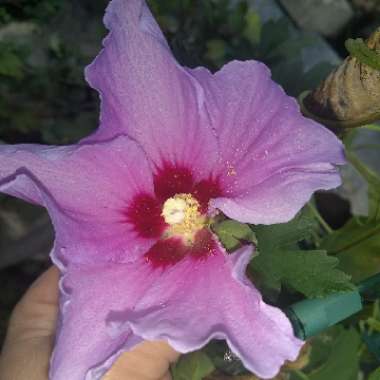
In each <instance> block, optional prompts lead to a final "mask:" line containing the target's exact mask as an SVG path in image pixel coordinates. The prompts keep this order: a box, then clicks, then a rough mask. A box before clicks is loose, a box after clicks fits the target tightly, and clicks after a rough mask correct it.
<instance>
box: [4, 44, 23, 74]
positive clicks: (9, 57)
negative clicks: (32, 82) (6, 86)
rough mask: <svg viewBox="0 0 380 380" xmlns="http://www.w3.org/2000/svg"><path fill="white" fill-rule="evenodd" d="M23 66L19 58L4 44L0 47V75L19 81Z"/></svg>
mask: <svg viewBox="0 0 380 380" xmlns="http://www.w3.org/2000/svg"><path fill="white" fill-rule="evenodd" d="M23 69H24V64H23V62H22V61H21V59H20V57H19V56H18V55H17V54H16V53H15V52H14V51H12V49H10V48H9V47H7V46H6V45H4V44H1V45H0V75H3V76H7V77H12V78H16V79H21V78H22V77H23V75H24V71H23Z"/></svg>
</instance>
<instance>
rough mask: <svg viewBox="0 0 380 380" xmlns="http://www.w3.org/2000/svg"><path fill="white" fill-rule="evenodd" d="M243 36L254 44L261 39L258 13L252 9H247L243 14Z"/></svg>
mask: <svg viewBox="0 0 380 380" xmlns="http://www.w3.org/2000/svg"><path fill="white" fill-rule="evenodd" d="M245 22H246V25H245V29H244V33H243V34H244V36H245V37H246V38H247V39H248V40H249V41H250V42H251V43H252V44H254V45H256V44H258V43H259V42H260V39H261V19H260V15H259V14H258V13H257V12H255V11H254V10H253V9H250V10H248V12H247V13H246V15H245Z"/></svg>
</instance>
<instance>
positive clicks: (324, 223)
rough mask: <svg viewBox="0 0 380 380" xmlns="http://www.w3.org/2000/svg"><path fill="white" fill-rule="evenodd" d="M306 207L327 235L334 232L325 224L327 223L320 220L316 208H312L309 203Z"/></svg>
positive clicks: (320, 217)
mask: <svg viewBox="0 0 380 380" xmlns="http://www.w3.org/2000/svg"><path fill="white" fill-rule="evenodd" d="M308 206H309V207H310V210H311V211H312V213H313V214H314V216H315V217H316V218H317V220H318V222H319V223H320V224H321V226H322V227H323V228H324V229H325V231H326V232H327V233H328V234H332V233H333V232H334V231H333V230H332V228H331V227H330V226H329V225H328V224H327V222H326V221H325V220H324V219H323V218H322V215H321V214H320V213H319V211H318V210H317V208H316V207H314V205H313V204H312V203H311V202H309V203H308Z"/></svg>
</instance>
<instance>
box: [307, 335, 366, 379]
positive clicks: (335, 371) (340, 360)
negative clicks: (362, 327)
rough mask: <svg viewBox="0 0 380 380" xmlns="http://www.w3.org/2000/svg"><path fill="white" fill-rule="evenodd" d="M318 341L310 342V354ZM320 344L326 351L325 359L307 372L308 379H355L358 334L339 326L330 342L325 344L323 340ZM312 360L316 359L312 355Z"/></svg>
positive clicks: (357, 366)
mask: <svg viewBox="0 0 380 380" xmlns="http://www.w3.org/2000/svg"><path fill="white" fill-rule="evenodd" d="M330 339H331V338H330ZM330 342H331V341H330ZM318 343H319V342H318V340H316V341H315V345H314V344H313V343H312V346H313V349H312V356H313V351H314V350H315V351H318V349H317V347H315V346H317V345H318ZM321 344H322V346H323V347H324V352H325V353H326V355H325V359H324V360H323V361H322V363H321V365H320V366H319V367H318V368H317V369H313V370H311V371H310V373H308V378H309V380H356V379H357V376H358V371H359V356H358V349H359V345H360V336H359V334H358V333H357V332H356V331H355V330H354V329H351V330H344V329H343V328H341V329H339V335H338V336H337V337H336V338H335V339H334V340H333V341H332V342H331V344H329V345H328V346H326V343H325V342H323V341H321ZM321 352H322V350H321ZM321 352H320V354H321ZM312 361H316V358H313V357H312Z"/></svg>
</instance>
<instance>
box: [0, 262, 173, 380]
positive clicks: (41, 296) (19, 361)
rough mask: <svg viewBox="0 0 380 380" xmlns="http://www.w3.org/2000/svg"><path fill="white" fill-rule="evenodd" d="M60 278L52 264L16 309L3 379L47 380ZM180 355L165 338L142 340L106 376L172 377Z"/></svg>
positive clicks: (0, 368)
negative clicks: (171, 367) (171, 368)
mask: <svg viewBox="0 0 380 380" xmlns="http://www.w3.org/2000/svg"><path fill="white" fill-rule="evenodd" d="M58 280H59V272H58V269H57V268H56V267H52V268H50V269H49V270H48V271H47V272H45V273H44V274H43V275H42V276H41V277H39V278H38V279H37V280H36V282H35V283H34V284H33V285H32V286H31V287H30V289H29V290H28V291H27V293H26V294H25V295H24V297H23V298H22V300H21V301H20V302H19V303H18V305H17V306H16V308H15V310H14V311H13V314H12V317H11V320H10V324H9V329H8V333H7V337H6V340H5V344H4V347H3V352H2V354H1V356H0V380H25V379H28V380H48V369H49V360H50V355H51V352H52V349H53V344H54V334H55V328H56V322H57V315H58ZM68 349H69V348H68ZM178 356H179V354H178V353H177V352H175V351H174V350H173V349H172V348H171V347H170V346H169V345H167V344H166V343H164V342H143V343H142V344H140V345H138V346H137V347H136V348H135V349H134V350H132V351H130V352H127V353H125V354H123V355H121V356H120V358H119V359H118V360H117V361H116V363H115V364H114V366H113V367H112V368H111V370H110V371H109V372H108V373H107V374H106V375H105V376H104V380H128V379H134V380H169V379H171V377H170V374H169V365H170V363H172V362H174V361H175V360H176V359H177V358H178Z"/></svg>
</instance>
